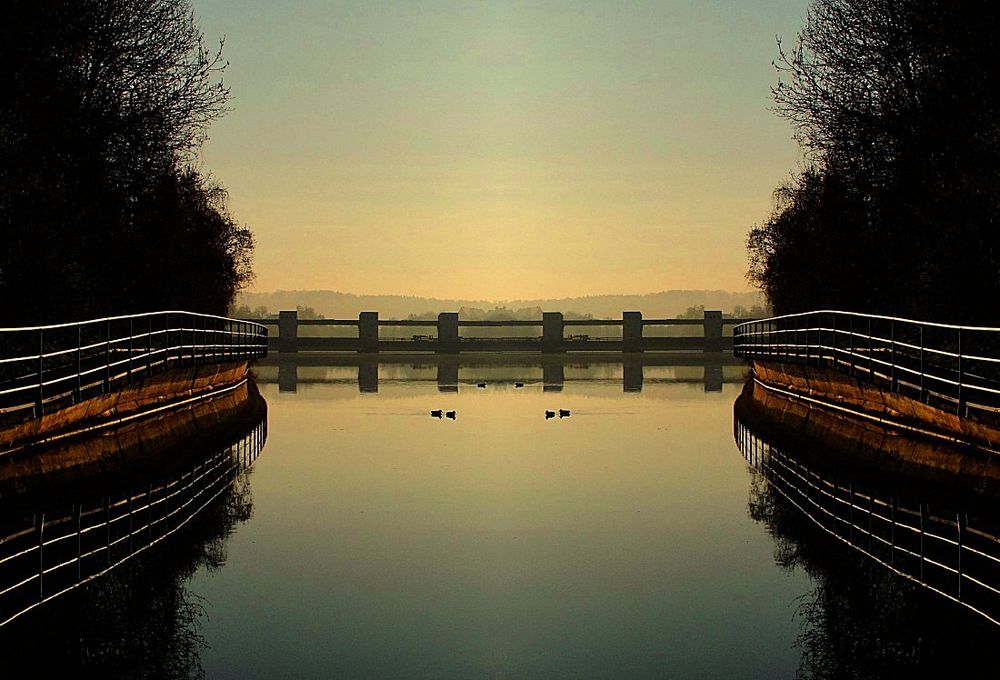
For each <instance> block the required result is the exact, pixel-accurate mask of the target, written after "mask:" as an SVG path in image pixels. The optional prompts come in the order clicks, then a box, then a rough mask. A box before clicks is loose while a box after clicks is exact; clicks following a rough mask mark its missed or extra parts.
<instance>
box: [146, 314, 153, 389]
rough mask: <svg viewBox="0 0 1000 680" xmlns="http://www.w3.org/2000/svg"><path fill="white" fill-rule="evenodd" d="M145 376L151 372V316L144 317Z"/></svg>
mask: <svg viewBox="0 0 1000 680" xmlns="http://www.w3.org/2000/svg"><path fill="white" fill-rule="evenodd" d="M146 321H147V322H148V323H147V324H146V377H147V378H148V377H149V374H150V373H152V372H153V316H152V315H149V316H147V317H146Z"/></svg>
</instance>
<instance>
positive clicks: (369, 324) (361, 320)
mask: <svg viewBox="0 0 1000 680" xmlns="http://www.w3.org/2000/svg"><path fill="white" fill-rule="evenodd" d="M358 352H361V353H362V354H377V353H378V312H361V313H360V314H358Z"/></svg>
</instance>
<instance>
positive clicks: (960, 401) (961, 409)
mask: <svg viewBox="0 0 1000 680" xmlns="http://www.w3.org/2000/svg"><path fill="white" fill-rule="evenodd" d="M963 382H964V380H963V377H962V329H961V328H959V329H958V415H959V417H964V416H965V394H964V390H963V389H962V383H963Z"/></svg>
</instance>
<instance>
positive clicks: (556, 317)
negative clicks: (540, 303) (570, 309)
mask: <svg viewBox="0 0 1000 680" xmlns="http://www.w3.org/2000/svg"><path fill="white" fill-rule="evenodd" d="M565 351H566V348H565V347H564V346H563V315H562V312H542V352H545V353H547V354H548V353H555V352H565Z"/></svg>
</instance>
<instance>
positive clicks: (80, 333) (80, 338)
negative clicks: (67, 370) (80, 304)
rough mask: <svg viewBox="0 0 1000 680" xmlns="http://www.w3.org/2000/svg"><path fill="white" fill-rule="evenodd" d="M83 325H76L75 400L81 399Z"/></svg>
mask: <svg viewBox="0 0 1000 680" xmlns="http://www.w3.org/2000/svg"><path fill="white" fill-rule="evenodd" d="M82 329H83V326H77V327H76V402H77V403H79V402H80V400H81V399H83V376H82V373H83V330H82Z"/></svg>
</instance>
